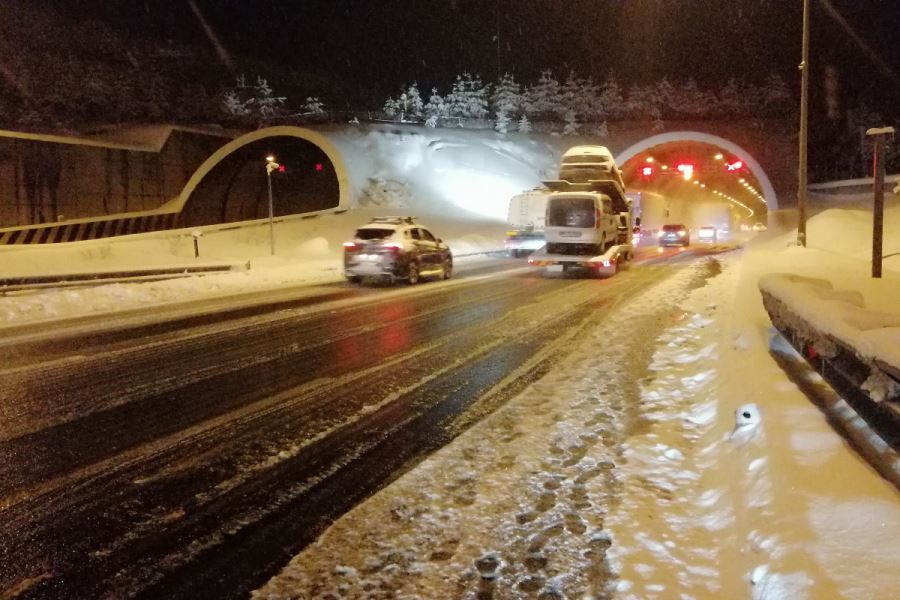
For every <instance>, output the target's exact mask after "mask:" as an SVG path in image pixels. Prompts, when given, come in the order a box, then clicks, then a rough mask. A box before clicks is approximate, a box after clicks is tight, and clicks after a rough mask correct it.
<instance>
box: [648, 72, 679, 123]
mask: <svg viewBox="0 0 900 600" xmlns="http://www.w3.org/2000/svg"><path fill="white" fill-rule="evenodd" d="M653 91H654V95H655V97H656V106H657V108H658V109H659V112H660V116H661V115H663V114H668V113H669V112H670V111H671V107H672V106H674V105H675V87H674V86H673V85H672V84H671V83H669V80H668V79H666V78H665V77H663V78H662V80H660V81H659V82H657V84H656V86H655V87H654V90H653Z"/></svg>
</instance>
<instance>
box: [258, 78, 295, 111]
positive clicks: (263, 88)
mask: <svg viewBox="0 0 900 600" xmlns="http://www.w3.org/2000/svg"><path fill="white" fill-rule="evenodd" d="M255 91H256V95H255V97H254V98H253V99H252V102H253V104H254V105H255V109H256V112H257V113H258V114H259V116H260V117H261V118H262V119H263V120H268V119H271V118H272V117H275V116H276V115H278V114H279V113H281V112H282V107H283V105H284V101H285V100H286V99H287V98H285V97H284V96H276V95H275V93H274V92H273V91H272V88H271V87H270V86H269V82H268V81H266V80H265V79H263V78H262V77H259V76H257V77H256V90H255Z"/></svg>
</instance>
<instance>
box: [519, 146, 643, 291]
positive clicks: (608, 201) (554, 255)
mask: <svg viewBox="0 0 900 600" xmlns="http://www.w3.org/2000/svg"><path fill="white" fill-rule="evenodd" d="M572 165H577V166H578V167H577V168H573V167H572ZM564 177H567V178H568V179H564ZM573 179H574V181H572V180H573ZM544 185H545V186H547V188H548V189H549V190H550V194H549V195H548V196H547V209H546V215H545V225H544V238H545V240H546V243H545V245H544V246H543V247H542V248H540V249H539V250H537V251H535V252H534V253H533V254H532V255H531V256H530V257H529V259H528V264H530V265H533V266H538V267H545V268H547V269H548V270H559V271H570V270H582V271H585V272H588V273H590V274H596V275H601V276H609V275H612V274H614V273H616V272H617V271H618V270H619V269H620V268H622V266H624V265H625V264H626V263H627V262H628V261H630V260H631V259H632V258H633V257H634V246H633V245H632V227H633V223H632V206H631V200H630V199H629V198H627V197H626V195H625V190H624V188H623V185H622V175H621V172H620V171H619V169H618V167H617V166H616V164H615V161H614V160H613V159H612V155H611V154H610V153H609V151H608V150H607V149H606V148H604V147H603V146H576V147H574V148H571V149H569V150H568V151H566V153H565V155H563V161H562V164H561V166H560V179H558V180H552V181H545V182H544Z"/></svg>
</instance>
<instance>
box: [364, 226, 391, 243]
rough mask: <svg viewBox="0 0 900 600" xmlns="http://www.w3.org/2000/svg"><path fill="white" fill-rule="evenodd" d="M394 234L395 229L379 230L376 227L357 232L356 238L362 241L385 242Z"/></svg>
mask: <svg viewBox="0 0 900 600" xmlns="http://www.w3.org/2000/svg"><path fill="white" fill-rule="evenodd" d="M393 233H394V230H393V229H377V228H374V227H366V228H363V229H357V230H356V238H357V239H360V240H383V239H385V238H389V237H391V235H392V234H393Z"/></svg>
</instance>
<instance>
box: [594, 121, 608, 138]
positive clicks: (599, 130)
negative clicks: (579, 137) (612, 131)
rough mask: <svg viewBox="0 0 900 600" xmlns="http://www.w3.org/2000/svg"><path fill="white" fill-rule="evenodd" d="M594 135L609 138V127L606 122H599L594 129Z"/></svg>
mask: <svg viewBox="0 0 900 600" xmlns="http://www.w3.org/2000/svg"><path fill="white" fill-rule="evenodd" d="M594 135H596V136H597V137H601V138H608V137H609V125H608V124H607V123H606V121H600V123H599V124H598V125H597V127H595V128H594Z"/></svg>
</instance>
